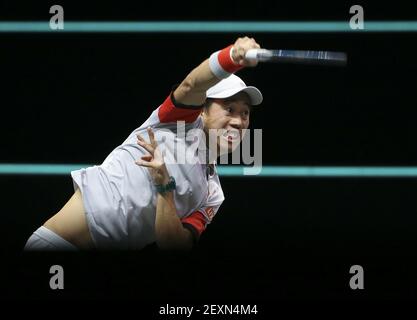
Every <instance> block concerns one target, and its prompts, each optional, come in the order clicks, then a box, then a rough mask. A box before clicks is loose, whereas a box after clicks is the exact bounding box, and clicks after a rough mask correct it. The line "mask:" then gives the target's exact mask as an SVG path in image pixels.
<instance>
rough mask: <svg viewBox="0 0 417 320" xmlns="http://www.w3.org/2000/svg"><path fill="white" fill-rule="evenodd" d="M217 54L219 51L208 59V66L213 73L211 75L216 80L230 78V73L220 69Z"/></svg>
mask: <svg viewBox="0 0 417 320" xmlns="http://www.w3.org/2000/svg"><path fill="white" fill-rule="evenodd" d="M230 51H231V50H230ZM219 52H220V51H216V52H214V53H213V54H212V55H211V56H210V58H209V66H210V70H211V72H213V74H214V75H215V76H216V77H217V78H218V79H225V78H227V77H228V76H230V74H231V73H230V72H227V71H226V70H224V69H223V68H222V66H221V65H220V62H219Z"/></svg>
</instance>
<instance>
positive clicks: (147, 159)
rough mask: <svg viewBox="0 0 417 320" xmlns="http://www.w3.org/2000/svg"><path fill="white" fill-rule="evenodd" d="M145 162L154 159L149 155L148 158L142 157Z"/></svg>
mask: <svg viewBox="0 0 417 320" xmlns="http://www.w3.org/2000/svg"><path fill="white" fill-rule="evenodd" d="M140 158H141V159H142V160H144V161H148V162H149V161H152V159H153V157H152V156H151V155H150V154H147V155H146V156H142V157H140Z"/></svg>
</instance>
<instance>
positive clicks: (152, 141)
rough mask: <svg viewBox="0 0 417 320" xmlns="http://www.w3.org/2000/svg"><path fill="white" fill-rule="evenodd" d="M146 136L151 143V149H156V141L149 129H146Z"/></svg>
mask: <svg viewBox="0 0 417 320" xmlns="http://www.w3.org/2000/svg"><path fill="white" fill-rule="evenodd" d="M148 135H149V139H150V141H151V145H152V147H154V148H156V146H157V143H156V140H155V134H154V132H153V130H152V128H151V127H148Z"/></svg>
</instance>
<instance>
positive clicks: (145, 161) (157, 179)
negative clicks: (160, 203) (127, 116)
mask: <svg viewBox="0 0 417 320" xmlns="http://www.w3.org/2000/svg"><path fill="white" fill-rule="evenodd" d="M147 131H148V135H149V139H150V143H148V142H146V141H145V139H143V137H142V136H141V135H140V134H139V133H138V134H137V135H136V136H137V138H138V141H137V143H138V145H139V146H141V147H142V148H144V149H145V150H146V151H148V152H149V154H147V155H144V156H142V157H141V158H140V159H139V160H137V161H135V163H136V164H137V165H139V166H142V167H147V168H148V169H149V172H150V174H151V177H152V179H153V181H154V183H155V185H165V184H167V183H168V182H169V174H168V170H167V168H166V166H165V162H164V158H163V156H162V153H161V151H160V149H159V148H158V143H157V142H156V140H155V134H154V132H153V131H152V129H151V128H147Z"/></svg>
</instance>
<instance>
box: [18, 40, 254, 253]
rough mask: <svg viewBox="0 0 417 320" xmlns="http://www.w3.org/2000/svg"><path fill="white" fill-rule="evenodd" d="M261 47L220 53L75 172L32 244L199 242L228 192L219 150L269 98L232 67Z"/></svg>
mask: <svg viewBox="0 0 417 320" xmlns="http://www.w3.org/2000/svg"><path fill="white" fill-rule="evenodd" d="M259 47H260V46H259V45H258V44H257V43H256V41H255V40H254V39H253V38H248V37H244V38H238V39H237V40H236V42H235V43H234V44H233V45H230V46H228V47H227V48H224V49H223V50H220V51H217V52H215V53H213V54H212V55H211V56H210V58H209V59H206V60H205V61H204V62H202V63H201V64H200V65H199V66H198V67H196V68H195V69H194V70H192V71H191V72H190V73H189V74H188V75H187V77H186V78H185V79H184V80H183V81H182V83H181V84H180V85H179V86H177V87H176V88H174V90H173V91H172V92H171V93H170V94H169V96H168V97H167V98H166V100H165V101H164V102H163V103H162V104H161V105H160V106H159V107H158V108H157V109H156V110H154V111H153V113H152V114H151V116H150V117H149V118H148V119H147V120H146V121H145V123H143V124H142V125H141V126H140V127H139V128H137V129H135V130H134V131H133V132H132V133H131V134H130V135H129V137H128V138H127V139H126V140H125V141H124V142H123V143H122V144H121V145H120V146H118V147H117V148H115V149H114V150H113V151H112V152H111V153H110V154H109V155H108V156H107V158H106V159H105V160H104V162H103V163H102V164H101V165H99V166H93V167H89V168H85V169H81V170H76V171H73V172H71V176H72V178H73V182H74V189H75V193H74V194H73V195H72V197H71V198H70V199H69V201H68V202H67V203H66V204H65V206H64V207H63V208H62V209H61V210H60V211H59V212H58V213H56V214H55V215H54V216H52V217H51V218H50V219H49V220H47V221H46V222H45V224H44V225H43V226H41V227H40V228H39V229H37V230H36V231H35V232H34V233H33V234H32V235H31V236H30V238H29V239H28V241H27V243H26V246H25V250H59V251H62V250H78V249H81V250H83V249H129V250H130V249H133V250H138V249H141V248H143V247H145V246H147V245H148V244H152V243H155V242H156V244H157V246H158V247H159V248H161V249H190V248H192V247H193V245H194V244H195V243H197V241H198V239H199V237H200V235H201V234H202V232H203V231H204V230H205V229H206V227H207V225H208V224H209V223H210V222H211V221H212V219H213V218H214V216H215V215H216V213H217V211H218V209H219V207H220V205H221V204H222V202H223V200H224V195H223V191H222V188H221V185H220V182H219V178H218V175H217V172H216V168H215V162H216V158H217V156H219V155H222V154H225V153H229V152H231V151H233V149H234V148H236V146H237V145H239V143H240V141H241V139H242V136H243V134H242V130H243V129H246V128H248V126H249V119H250V110H251V106H254V105H259V104H260V103H261V102H262V94H261V92H260V91H259V90H258V89H257V88H255V87H251V86H246V85H245V83H244V82H243V81H242V80H241V79H240V78H239V77H237V76H235V75H234V73H235V72H237V71H238V70H240V69H241V68H243V67H254V66H256V64H257V62H256V61H254V60H248V59H245V54H246V52H247V51H248V50H249V49H253V48H259ZM213 132H214V135H213ZM213 137H214V139H212V138H213ZM210 139H211V140H210ZM213 141H214V143H213Z"/></svg>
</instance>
